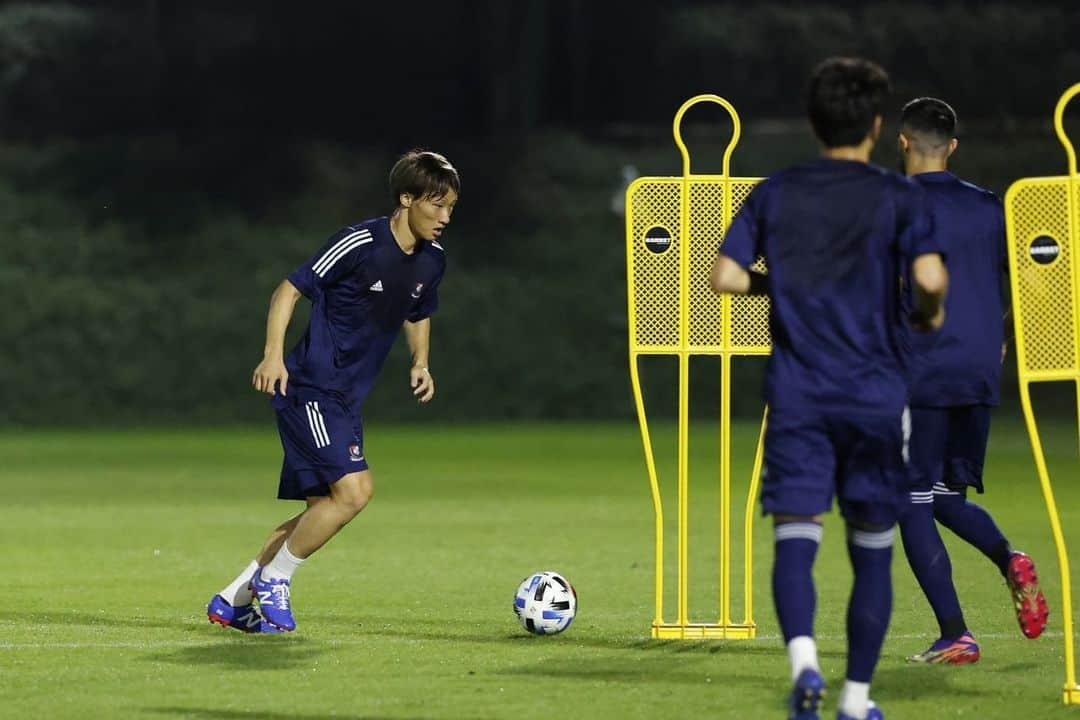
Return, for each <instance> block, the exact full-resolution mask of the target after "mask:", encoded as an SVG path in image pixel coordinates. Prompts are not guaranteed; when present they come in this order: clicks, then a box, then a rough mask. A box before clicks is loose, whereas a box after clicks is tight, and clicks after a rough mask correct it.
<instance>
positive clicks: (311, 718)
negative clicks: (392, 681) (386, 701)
mask: <svg viewBox="0 0 1080 720" xmlns="http://www.w3.org/2000/svg"><path fill="white" fill-rule="evenodd" d="M145 710H146V711H147V712H152V713H157V714H159V715H168V716H174V717H182V718H193V720H249V719H250V720H255V718H258V720H425V719H424V718H423V717H421V716H419V715H395V716H392V717H391V716H389V715H341V714H334V715H325V714H322V713H305V712H296V711H290V712H265V711H263V710H216V709H213V708H186V707H151V708H145Z"/></svg>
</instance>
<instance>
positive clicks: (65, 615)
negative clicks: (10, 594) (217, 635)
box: [0, 610, 202, 632]
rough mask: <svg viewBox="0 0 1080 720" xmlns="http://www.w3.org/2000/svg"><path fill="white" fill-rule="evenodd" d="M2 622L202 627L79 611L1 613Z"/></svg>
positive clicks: (173, 620) (187, 621) (187, 629)
mask: <svg viewBox="0 0 1080 720" xmlns="http://www.w3.org/2000/svg"><path fill="white" fill-rule="evenodd" d="M0 622H12V623H17V624H19V625H68V626H71V625H84V626H87V627H117V628H162V629H165V630H183V631H185V632H193V631H198V630H199V629H200V627H201V625H202V623H194V622H191V620H190V619H188V618H156V617H139V616H137V615H136V616H132V615H123V616H115V615H106V614H105V613H88V612H77V611H68V610H61V611H45V612H13V611H9V610H0Z"/></svg>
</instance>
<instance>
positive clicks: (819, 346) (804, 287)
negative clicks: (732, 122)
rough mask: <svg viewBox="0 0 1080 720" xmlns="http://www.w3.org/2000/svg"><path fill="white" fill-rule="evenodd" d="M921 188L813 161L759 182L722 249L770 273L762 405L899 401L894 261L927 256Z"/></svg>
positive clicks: (842, 407) (837, 406)
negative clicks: (768, 337) (762, 264)
mask: <svg viewBox="0 0 1080 720" xmlns="http://www.w3.org/2000/svg"><path fill="white" fill-rule="evenodd" d="M925 202H926V201H925V193H924V192H923V191H922V189H921V188H920V187H919V186H918V185H916V184H915V183H913V182H911V181H910V180H908V179H906V178H903V177H901V176H900V175H897V174H896V173H892V172H889V171H887V170H884V169H882V168H880V167H877V166H874V165H868V164H866V163H861V162H856V161H851V160H834V159H830V158H818V159H816V160H813V161H811V162H808V163H805V164H801V165H795V166H793V167H790V168H787V169H785V170H781V171H780V172H778V173H776V174H774V175H772V176H770V177H768V178H767V179H765V180H764V181H762V182H761V183H760V184H759V185H757V187H755V188H754V190H753V192H751V193H750V196H749V197H748V198H747V199H746V202H745V203H744V204H743V206H742V208H741V209H740V210H739V212H738V213H737V215H736V216H735V218H734V220H733V221H732V224H731V228H730V229H729V230H728V232H727V235H726V236H725V238H724V242H723V245H722V247H721V251H722V252H723V253H724V254H725V255H727V256H728V257H730V258H731V259H732V260H734V261H735V262H737V263H738V264H739V265H741V266H742V267H744V268H748V267H749V266H750V264H751V263H753V262H754V261H755V260H756V259H757V257H758V256H759V255H760V256H763V257H764V258H765V261H766V263H767V264H768V269H769V297H770V299H771V301H772V309H771V314H770V318H769V324H770V329H771V332H772V342H773V349H772V355H771V356H770V357H769V364H768V369H767V371H766V378H765V399H766V402H768V403H769V405H770V406H772V407H773V408H784V409H800V410H802V409H811V410H816V411H819V412H820V411H829V410H837V411H841V412H844V411H853V412H867V411H871V412H881V413H883V414H888V415H892V416H895V417H899V416H900V412H901V410H902V408H903V407H904V405H905V403H906V401H907V386H906V382H905V381H906V373H905V368H904V360H905V356H904V352H903V349H904V344H903V332H904V326H903V322H902V318H901V302H900V274H901V268H902V267H906V266H907V265H909V264H910V263H911V261H912V260H913V259H914V258H915V257H917V256H919V255H923V254H926V253H933V252H937V251H938V248H937V246H936V245H935V244H934V242H933V236H932V233H931V229H932V220H931V217H930V214H929V213H928V212H927V211H926V206H925Z"/></svg>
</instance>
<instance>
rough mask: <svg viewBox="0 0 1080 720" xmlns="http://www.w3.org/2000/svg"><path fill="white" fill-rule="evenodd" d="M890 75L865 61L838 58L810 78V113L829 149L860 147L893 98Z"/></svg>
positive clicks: (820, 136) (807, 104)
mask: <svg viewBox="0 0 1080 720" xmlns="http://www.w3.org/2000/svg"><path fill="white" fill-rule="evenodd" d="M889 92H890V87H889V75H888V73H886V72H885V70H884V69H882V67H881V66H880V65H878V64H876V63H873V62H870V61H869V60H864V59H862V58H848V57H834V58H829V59H828V60H825V61H824V62H822V63H821V64H820V65H818V66H817V67H816V68H814V72H813V73H812V74H811V75H810V91H809V93H808V97H807V103H806V111H807V114H808V115H809V116H810V125H811V126H812V127H813V128H814V134H815V135H816V136H817V138H818V140H820V141H821V142H822V144H824V145H825V147H830V148H831V147H842V146H845V145H858V144H859V143H861V142H862V141H863V140H864V139H865V138H866V136H867V135H869V134H870V130H871V128H873V126H874V118H875V117H877V116H879V115H881V113H882V108H883V107H884V106H885V101H886V100H887V99H888V97H889Z"/></svg>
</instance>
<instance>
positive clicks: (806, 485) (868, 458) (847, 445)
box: [761, 410, 908, 525]
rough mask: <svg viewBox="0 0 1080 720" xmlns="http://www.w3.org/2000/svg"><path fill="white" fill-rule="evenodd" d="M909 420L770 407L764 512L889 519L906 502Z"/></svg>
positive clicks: (897, 514)
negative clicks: (835, 507)
mask: <svg viewBox="0 0 1080 720" xmlns="http://www.w3.org/2000/svg"><path fill="white" fill-rule="evenodd" d="M905 424H906V423H905V421H904V418H903V416H902V415H901V414H899V413H897V414H895V415H882V414H871V413H850V412H844V413H841V412H816V411H811V410H797V411H791V410H770V412H769V419H768V427H766V429H765V476H764V478H763V479H762V486H761V504H762V509H763V510H764V511H765V512H766V513H771V514H774V515H776V514H780V515H820V514H822V513H825V512H828V511H829V510H830V509H832V502H833V497H834V496H835V497H836V498H837V499H838V501H839V505H840V512H841V513H843V515H844V517H845V518H847V519H848V520H851V521H856V522H862V523H868V524H874V525H891V524H892V523H894V522H896V520H897V518H899V517H900V515H901V513H902V512H903V509H904V507H905V506H906V504H907V499H908V495H907V489H908V488H907V477H908V476H907V468H906V463H905V455H906V448H905V442H906V437H905V435H906V433H905Z"/></svg>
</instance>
